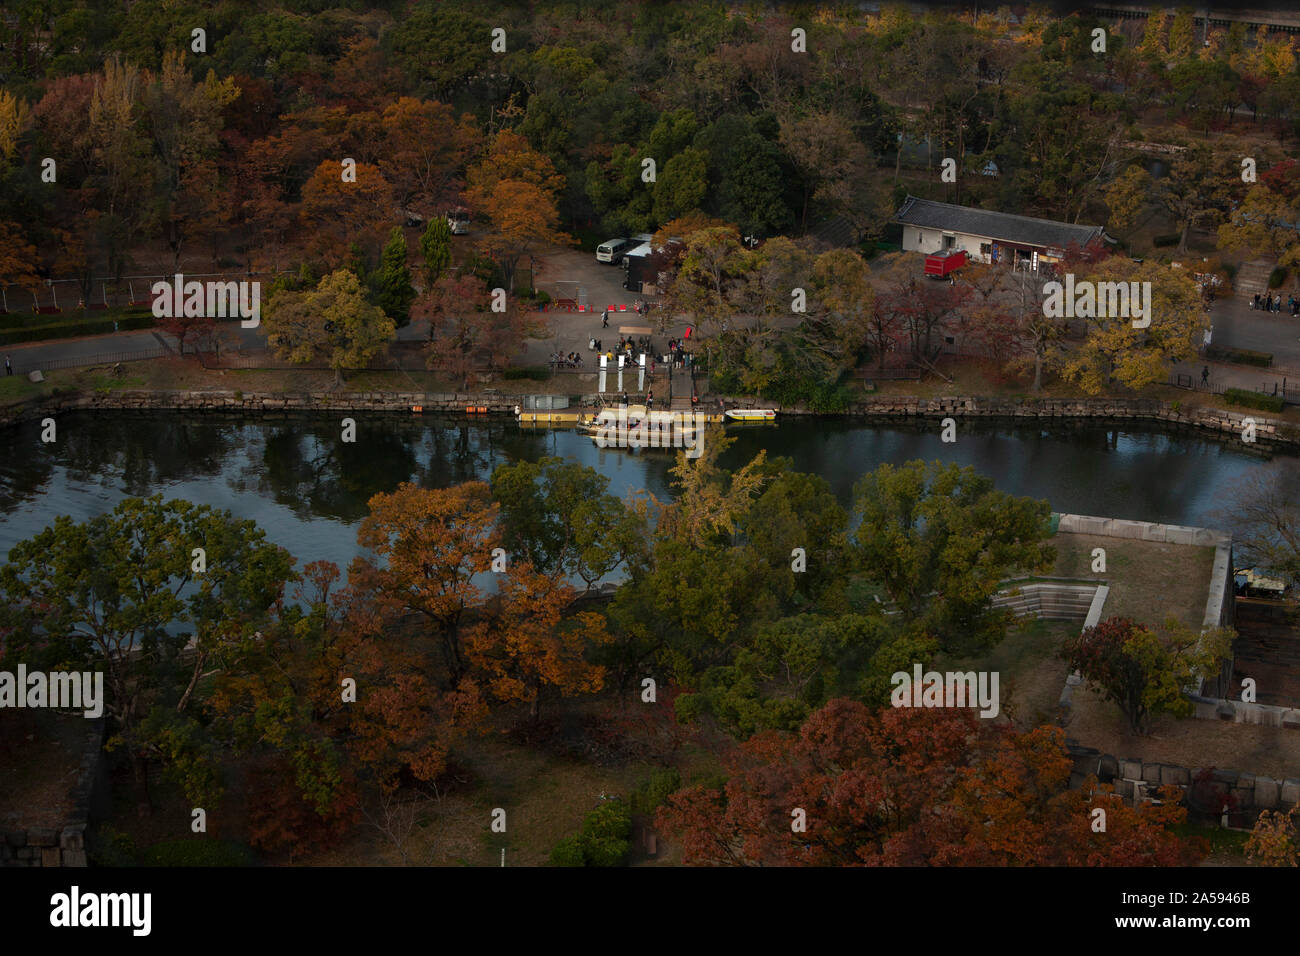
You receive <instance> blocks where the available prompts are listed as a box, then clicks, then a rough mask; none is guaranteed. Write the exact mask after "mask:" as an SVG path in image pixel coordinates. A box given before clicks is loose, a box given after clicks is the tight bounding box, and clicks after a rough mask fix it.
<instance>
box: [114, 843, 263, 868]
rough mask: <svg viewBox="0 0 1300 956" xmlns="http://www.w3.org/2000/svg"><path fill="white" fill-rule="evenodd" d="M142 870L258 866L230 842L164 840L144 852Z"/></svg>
mask: <svg viewBox="0 0 1300 956" xmlns="http://www.w3.org/2000/svg"><path fill="white" fill-rule="evenodd" d="M140 862H141V863H142V864H143V865H144V866H249V865H250V864H253V863H256V862H257V857H256V855H255V854H254V853H253V851H252V850H251V849H249V848H248V847H246V846H244V845H242V844H240V843H235V842H233V841H229V840H195V839H179V840H163V841H162V842H160V843H155V844H154V845H153V846H151V847H149V848H148V849H147V850H145V851H144V853H143V855H142V856H141V860H140Z"/></svg>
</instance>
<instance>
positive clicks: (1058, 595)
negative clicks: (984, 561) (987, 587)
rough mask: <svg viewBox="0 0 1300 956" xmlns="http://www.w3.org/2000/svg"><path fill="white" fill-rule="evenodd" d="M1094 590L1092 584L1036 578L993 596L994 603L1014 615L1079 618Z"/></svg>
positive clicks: (1044, 617)
mask: <svg viewBox="0 0 1300 956" xmlns="http://www.w3.org/2000/svg"><path fill="white" fill-rule="evenodd" d="M1013 592H1014V593H1013ZM1096 593H1097V585H1095V584H1064V583H1060V584H1058V583H1056V582H1046V581H1043V582H1038V581H1036V582H1031V583H1027V584H1021V585H1017V586H1016V587H1013V588H1008V589H1007V590H1005V591H999V592H998V593H997V594H995V595H994V596H993V606H994V607H998V608H1002V607H1005V608H1008V609H1010V611H1011V613H1012V614H1014V615H1016V616H1017V617H1038V618H1042V619H1044V620H1048V621H1082V620H1084V619H1085V618H1087V616H1088V610H1089V608H1090V607H1091V606H1092V599H1093V596H1094V595H1095V594H1096Z"/></svg>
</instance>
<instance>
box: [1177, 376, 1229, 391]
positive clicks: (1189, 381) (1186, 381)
mask: <svg viewBox="0 0 1300 956" xmlns="http://www.w3.org/2000/svg"><path fill="white" fill-rule="evenodd" d="M1166 384H1169V385H1172V386H1173V387H1174V388H1186V389H1191V390H1192V391H1196V392H1205V393H1206V394H1207V395H1222V394H1223V393H1224V392H1225V391H1227V390H1228V386H1227V385H1224V384H1222V383H1220V382H1206V381H1205V380H1204V379H1197V378H1196V377H1195V376H1193V375H1190V374H1187V373H1183V372H1175V373H1172V374H1170V376H1169V381H1168V382H1167V383H1166Z"/></svg>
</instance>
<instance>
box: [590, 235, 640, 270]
mask: <svg viewBox="0 0 1300 956" xmlns="http://www.w3.org/2000/svg"><path fill="white" fill-rule="evenodd" d="M635 245H636V242H635V241H634V240H632V239H609V240H607V241H605V242H602V243H601V244H600V245H598V246H597V247H596V261H597V262H606V263H609V264H610V265H618V264H619V263H620V262H622V261H623V257H624V256H625V255H627V252H628V250H629V249H631V248H632V247H633V246H635Z"/></svg>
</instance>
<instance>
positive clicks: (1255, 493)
mask: <svg viewBox="0 0 1300 956" xmlns="http://www.w3.org/2000/svg"><path fill="white" fill-rule="evenodd" d="M1293 485H1294V481H1293V479H1292V477H1291V475H1290V474H1289V473H1288V472H1287V471H1285V470H1283V469H1280V468H1279V467H1278V466H1277V464H1276V463H1269V464H1267V465H1263V466H1261V467H1260V468H1258V469H1255V470H1253V471H1252V472H1251V473H1250V474H1249V475H1247V476H1245V477H1243V478H1241V479H1240V480H1239V481H1238V482H1237V483H1236V484H1235V485H1234V486H1233V487H1232V488H1231V489H1230V491H1229V493H1228V495H1227V496H1226V497H1227V500H1228V502H1229V503H1228V506H1227V507H1226V508H1225V509H1224V511H1223V513H1222V515H1221V518H1222V520H1224V522H1225V525H1226V527H1229V528H1231V529H1232V533H1233V539H1234V541H1233V545H1234V548H1236V549H1237V553H1238V555H1239V556H1240V560H1241V561H1242V562H1243V563H1244V564H1246V565H1254V566H1255V567H1257V568H1260V569H1261V570H1267V571H1269V572H1271V573H1273V574H1277V575H1280V576H1282V577H1284V578H1286V579H1287V580H1289V581H1291V582H1292V583H1300V506H1298V505H1297V504H1296V502H1297V501H1298V500H1300V498H1298V497H1297V494H1296V489H1295V488H1294V487H1293Z"/></svg>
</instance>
